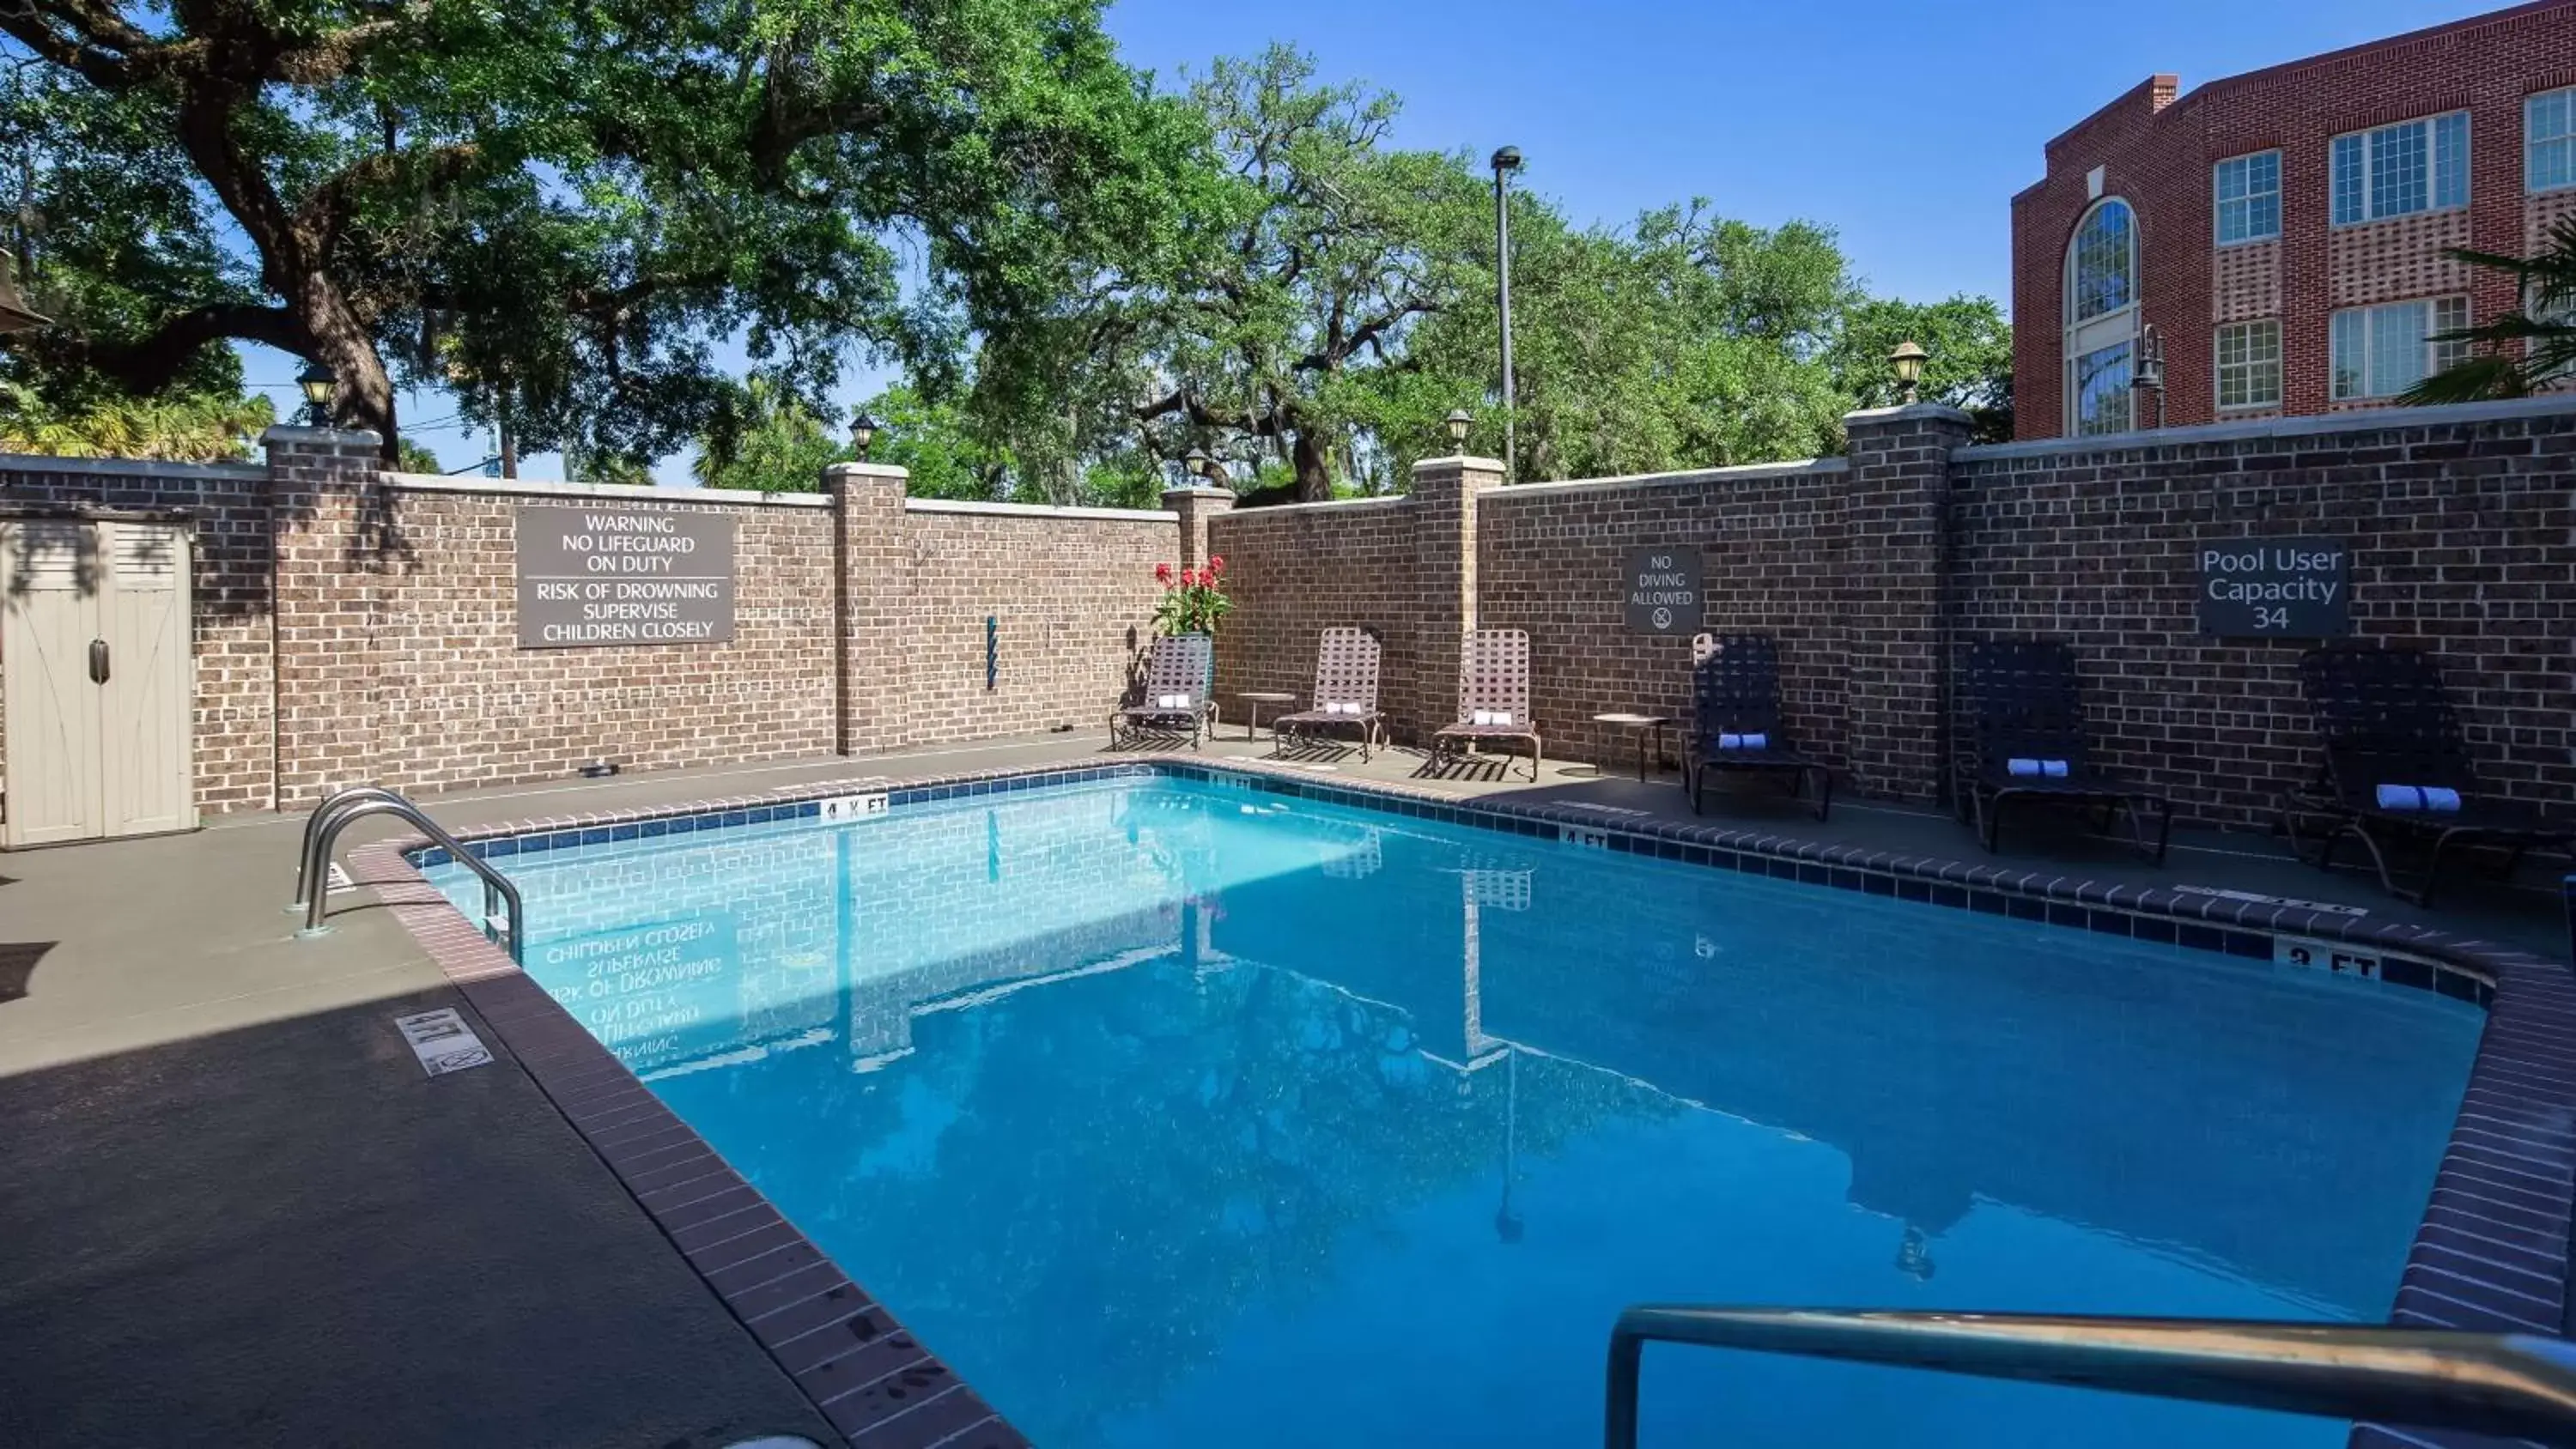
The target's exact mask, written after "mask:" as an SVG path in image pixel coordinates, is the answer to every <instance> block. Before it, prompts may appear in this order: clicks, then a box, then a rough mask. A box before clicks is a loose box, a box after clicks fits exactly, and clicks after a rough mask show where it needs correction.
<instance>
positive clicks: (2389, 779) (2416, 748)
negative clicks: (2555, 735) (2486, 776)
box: [2281, 644, 2576, 906]
mask: <svg viewBox="0 0 2576 1449" xmlns="http://www.w3.org/2000/svg"><path fill="white" fill-rule="evenodd" d="M2299 685H2300V689H2301V691H2302V692H2303V693H2304V694H2305V695H2306V696H2307V700H2308V708H2309V711H2310V712H2311V713H2312V714H2313V715H2314V717H2315V720H2316V727H2317V735H2318V738H2319V740H2320V741H2321V743H2322V744H2323V745H2324V747H2325V758H2324V761H2323V763H2322V764H2320V765H2319V767H2318V770H2317V774H2316V777H2315V778H2314V779H2313V780H2311V781H2310V782H2309V783H2308V784H2306V785H2303V786H2300V787H2298V788H2297V789H2294V790H2292V791H2291V792H2290V798H2289V800H2288V802H2287V803H2286V804H2285V805H2284V806H2283V807H2282V811H2281V824H2282V828H2283V830H2285V831H2286V832H2287V833H2288V835H2289V837H2290V846H2291V848H2292V849H2293V850H2295V851H2296V852H2298V854H2299V857H2300V858H2301V859H2302V860H2309V863H2310V864H2313V865H2316V866H2318V867H2320V868H2324V867H2328V866H2331V865H2333V863H2334V852H2335V847H2336V846H2337V845H2338V844H2340V843H2341V842H2342V840H2343V838H2344V837H2345V836H2347V835H2349V836H2352V837H2353V838H2355V839H2357V840H2359V841H2360V842H2361V845H2362V849H2364V850H2365V851H2368V852H2369V854H2370V862H2371V864H2372V865H2373V866H2375V867H2377V868H2378V871H2379V883H2380V885H2382V886H2383V887H2385V888H2386V889H2387V890H2388V893H2389V894H2391V895H2393V896H2396V897H2398V898H2399V899H2401V900H2408V901H2412V902H2414V903H2415V904H2417V905H2419V906H2425V905H2430V904H2432V900H2433V891H2434V888H2435V887H2436V886H2437V885H2439V884H2440V882H2441V877H2442V866H2443V864H2444V858H2445V857H2446V856H2447V855H2449V854H2450V852H2451V851H2453V850H2455V849H2478V848H2486V849H2491V850H2496V851H2500V852H2501V853H2502V856H2503V859H2502V862H2501V864H2500V865H2499V867H2498V869H2497V871H2496V874H2497V875H2498V876H2499V877H2503V876H2508V875H2511V874H2512V873H2513V868H2514V866H2515V865H2516V864H2517V863H2519V862H2520V861H2521V859H2522V854H2523V852H2524V851H2526V850H2529V849H2531V848H2532V847H2533V846H2535V845H2537V846H2553V847H2558V848H2562V849H2563V848H2565V847H2566V846H2567V845H2568V843H2569V842H2570V841H2571V840H2576V823H2571V822H2569V821H2565V820H2559V819H2553V818H2551V817H2549V816H2547V815H2544V814H2542V813H2541V812H2540V811H2539V810H2537V809H2535V808H2533V807H2531V806H2529V805H2525V804H2523V803H2521V802H2519V801H2513V800H2501V799H2497V798H2496V797H2495V796H2494V795H2492V794H2491V793H2489V791H2488V790H2487V788H2486V786H2485V784H2484V783H2483V782H2482V781H2480V779H2479V778H2478V773H2477V767H2476V766H2475V765H2473V764H2471V763H2470V760H2469V749H2468V741H2467V738H2466V736H2464V735H2463V734H2462V732H2461V729H2460V716H2459V712H2458V711H2457V710H2456V709H2454V708H2453V707H2452V705H2451V698H2450V695H2449V693H2448V692H2447V691H2445V690H2444V689H2443V688H2442V676H2441V674H2440V672H2439V671H2438V670H2436V669H2435V668H2434V666H2433V662H2432V661H2431V660H2430V659H2427V658H2426V657H2424V655H2423V654H2422V653H2420V652H2418V651H2416V650H2412V649H2381V648H2377V647H2373V646H2367V645H2349V644H2345V645H2335V646H2331V647H2327V648H2321V649H2311V650H2309V651H2308V652H2307V653H2305V654H2303V655H2301V656H2300V657H2299ZM2303 820H2305V821H2308V822H2316V821H2320V820H2322V821H2323V823H2324V826H2325V830H2324V834H2323V836H2322V838H2321V839H2320V840H2319V841H2318V844H2317V850H2316V855H2315V856H2314V858H2313V859H2310V857H2309V855H2308V849H2307V843H2306V841H2304V840H2303V839H2302V838H2301V835H2300V825H2301V823H2302V821H2303ZM2400 844H2408V845H2425V846H2429V850H2428V852H2427V855H2426V859H2425V861H2424V873H2423V882H2422V884H2421V885H2419V886H2417V887H2415V888H2414V889H2411V890H2410V889H2408V888H2406V887H2404V886H2401V885H2399V884H2398V882H2397V877H2396V873H2395V872H2394V871H2393V870H2391V869H2390V862H2389V855H2390V852H2391V847H2394V846H2397V845H2400Z"/></svg>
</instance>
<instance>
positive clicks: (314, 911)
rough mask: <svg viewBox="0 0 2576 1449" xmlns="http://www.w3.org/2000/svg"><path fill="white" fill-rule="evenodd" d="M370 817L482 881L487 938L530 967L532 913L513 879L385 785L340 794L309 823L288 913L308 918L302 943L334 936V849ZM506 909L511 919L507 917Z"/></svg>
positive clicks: (317, 810)
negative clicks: (389, 819) (430, 846)
mask: <svg viewBox="0 0 2576 1449" xmlns="http://www.w3.org/2000/svg"><path fill="white" fill-rule="evenodd" d="M370 815H391V816H393V817H395V818H396V819H399V820H402V821H405V822H407V823H409V824H410V825H412V826H413V827H414V828H416V829H418V830H419V831H420V833H421V834H423V835H426V836H428V837H429V838H430V840H431V841H432V842H433V843H435V844H437V845H439V846H441V847H443V848H444V849H445V850H446V851H447V853H448V855H449V857H450V858H452V859H453V860H455V861H456V863H457V864H459V865H462V866H464V867H465V868H466V869H468V870H470V871H472V872H474V873H475V874H476V875H477V876H480V877H481V878H482V880H483V931H484V934H485V935H487V936H488V935H491V934H494V933H495V932H496V931H497V932H498V933H499V935H500V937H501V939H502V941H503V942H504V943H505V944H506V945H507V946H508V947H509V951H510V959H511V960H512V961H514V962H518V963H519V964H522V965H524V964H526V962H525V960H524V959H523V948H524V947H525V945H526V940H525V937H524V936H523V935H522V934H521V931H522V929H523V925H522V923H523V921H524V920H525V918H526V916H527V912H526V911H525V910H524V909H522V908H521V906H520V903H519V888H518V887H517V886H515V885H512V884H511V883H510V878H509V877H508V876H505V875H503V874H501V872H499V871H498V870H495V869H493V867H492V863H491V862H490V861H487V860H485V859H484V858H483V857H481V856H479V855H476V854H475V853H474V852H473V851H472V850H470V849H467V848H466V845H465V843H464V842H463V841H460V840H458V839H457V838H456V837H455V836H453V835H450V834H448V833H447V831H446V829H445V828H443V827H442V826H440V825H439V823H438V822H437V821H435V820H432V819H430V818H429V814H428V812H427V811H424V810H422V809H421V808H420V807H419V806H417V805H415V804H413V803H412V802H411V801H409V800H407V799H405V798H403V796H402V795H400V794H398V793H397V792H395V791H392V790H388V789H386V788H385V787H384V786H382V785H354V786H351V787H350V788H348V789H346V790H340V791H336V792H334V793H333V794H332V795H331V797H330V798H329V799H327V800H324V801H323V802H322V803H321V804H319V805H317V806H315V807H313V813H312V815H310V816H308V817H307V818H306V819H305V821H304V846H303V849H302V850H301V851H300V852H299V853H298V854H297V855H296V859H295V899H294V900H293V901H292V902H290V903H289V904H288V905H287V907H286V909H287V911H288V913H290V914H295V913H301V914H302V915H303V917H304V925H303V927H302V928H301V929H299V930H297V931H296V933H295V934H296V936H297V937H298V938H300V939H304V940H310V939H312V938H314V937H316V936H323V935H327V934H329V933H330V930H331V928H330V927H329V926H328V925H325V924H324V923H323V917H324V916H325V915H326V914H327V913H328V910H329V900H330V895H331V882H330V875H331V847H332V846H333V845H334V844H336V843H337V842H338V841H339V839H340V832H341V831H342V830H345V829H347V828H348V827H349V826H350V825H352V824H355V823H356V822H358V821H360V820H363V819H365V818H367V817H368V816H370ZM505 908H506V911H507V914H503V911H504V909H505Z"/></svg>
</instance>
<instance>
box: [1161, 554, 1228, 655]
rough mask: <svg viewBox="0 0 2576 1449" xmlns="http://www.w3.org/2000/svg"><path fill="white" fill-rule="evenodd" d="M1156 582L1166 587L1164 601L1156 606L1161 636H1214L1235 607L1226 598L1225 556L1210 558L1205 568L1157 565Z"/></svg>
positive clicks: (1213, 555)
mask: <svg viewBox="0 0 2576 1449" xmlns="http://www.w3.org/2000/svg"><path fill="white" fill-rule="evenodd" d="M1154 582H1156V583H1158V584H1161V585H1162V586H1163V601H1162V602H1161V603H1159V604H1156V605H1155V606H1154V632H1155V633H1157V634H1167V635H1168V634H1214V633H1215V632H1216V625H1217V621H1218V620H1220V619H1222V618H1224V617H1225V616H1226V614H1227V613H1228V612H1229V611H1231V610H1232V609H1233V608H1234V601H1233V600H1232V599H1229V598H1227V597H1226V596H1225V555H1223V554H1211V555H1209V556H1208V561H1207V567H1206V568H1203V569H1174V568H1173V567H1172V566H1171V565H1170V564H1167V563H1166V564H1156V565H1154Z"/></svg>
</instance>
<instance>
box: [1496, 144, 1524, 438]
mask: <svg viewBox="0 0 2576 1449" xmlns="http://www.w3.org/2000/svg"><path fill="white" fill-rule="evenodd" d="M1493 166H1494V261H1495V269H1494V283H1495V290H1496V294H1497V300H1498V302H1499V303H1500V306H1499V310H1500V311H1501V313H1502V319H1503V481H1504V482H1506V483H1509V482H1511V481H1512V448H1513V444H1514V438H1513V432H1514V429H1513V426H1512V173H1513V172H1515V171H1518V170H1520V169H1521V148H1520V147H1518V146H1505V147H1503V148H1502V149H1500V150H1498V151H1496V152H1495V153H1494V158H1493Z"/></svg>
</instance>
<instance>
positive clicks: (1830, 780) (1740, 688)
mask: <svg viewBox="0 0 2576 1449" xmlns="http://www.w3.org/2000/svg"><path fill="white" fill-rule="evenodd" d="M1753 740H1759V741H1761V743H1760V744H1758V745H1757V744H1752V743H1749V742H1750V741H1753ZM1712 770H1715V771H1720V772H1725V771H1741V772H1744V773H1749V774H1764V775H1780V776H1785V777H1787V779H1788V782H1789V793H1790V794H1792V795H1805V794H1807V793H1809V790H1810V787H1811V786H1812V788H1813V794H1814V797H1815V811H1816V818H1817V819H1818V820H1822V819H1824V818H1825V812H1827V811H1829V810H1831V809H1832V808H1833V805H1834V775H1833V771H1831V770H1829V769H1827V768H1825V766H1824V765H1823V763H1821V762H1820V761H1817V760H1814V759H1810V758H1809V757H1807V756H1806V755H1803V754H1801V753H1799V752H1798V751H1797V750H1796V749H1794V748H1792V747H1791V745H1790V743H1789V738H1788V734H1787V732H1786V731H1785V730H1784V729H1783V728H1782V727H1781V723H1780V644H1779V641H1777V640H1775V639H1773V638H1771V637H1770V636H1768V635H1764V634H1724V635H1710V634H1702V635H1700V636H1699V637H1698V638H1696V639H1693V640H1692V641H1691V731H1690V738H1689V739H1688V740H1687V741H1685V742H1684V743H1683V746H1682V785H1683V788H1684V789H1687V790H1688V791H1690V804H1691V813H1692V814H1693V815H1697V814H1698V813H1700V792H1701V789H1702V788H1703V786H1704V785H1705V783H1706V781H1707V778H1708V774H1709V772H1710V771H1712Z"/></svg>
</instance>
